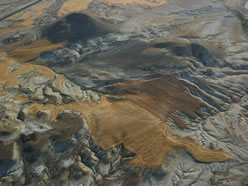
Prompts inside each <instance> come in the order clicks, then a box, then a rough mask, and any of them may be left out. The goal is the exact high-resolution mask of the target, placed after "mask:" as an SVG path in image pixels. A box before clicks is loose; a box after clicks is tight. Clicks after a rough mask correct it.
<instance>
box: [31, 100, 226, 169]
mask: <svg viewBox="0 0 248 186" xmlns="http://www.w3.org/2000/svg"><path fill="white" fill-rule="evenodd" d="M66 109H70V110H73V111H77V112H79V113H81V114H82V115H83V116H85V117H86V119H87V121H88V124H89V132H90V135H91V137H92V138H93V140H94V141H95V143H96V144H97V145H99V146H101V147H102V148H103V149H104V150H107V149H109V148H111V147H114V146H116V145H118V144H121V143H123V144H124V146H125V147H126V148H127V149H128V150H129V151H131V152H133V153H135V154H136V156H135V157H134V158H133V159H132V160H131V161H130V164H131V165H133V166H136V167H149V168H151V167H158V166H160V165H161V164H162V163H163V162H164V160H165V158H166V154H167V152H169V151H170V150H171V149H173V148H175V147H183V148H185V149H186V150H187V151H188V152H190V153H191V154H192V155H193V157H194V158H195V159H197V160H199V161H202V162H214V161H224V160H228V159H230V158H231V156H230V154H228V153H226V152H223V151H218V150H209V149H204V148H202V147H200V145H198V144H197V143H195V142H193V141H192V140H188V139H177V138H175V137H172V136H171V135H170V134H169V132H168V128H167V125H166V123H165V122H163V121H161V120H160V119H159V118H158V117H156V116H155V115H153V114H151V113H150V112H149V111H147V110H146V109H144V108H142V107H140V106H138V105H136V104H134V103H132V102H130V101H117V102H111V101H109V100H107V99H106V98H104V97H103V96H102V97H101V103H100V104H97V103H93V102H84V103H80V102H77V103H76V102H75V103H71V104H66V105H60V106H55V105H40V104H33V105H32V106H30V107H29V111H30V113H32V114H36V113H37V112H38V111H40V110H50V111H52V112H53V114H52V118H51V120H56V117H57V115H58V114H59V113H60V112H61V111H63V110H66Z"/></svg>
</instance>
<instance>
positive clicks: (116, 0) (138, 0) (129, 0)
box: [100, 0, 168, 7]
mask: <svg viewBox="0 0 248 186" xmlns="http://www.w3.org/2000/svg"><path fill="white" fill-rule="evenodd" d="M100 1H102V2H104V3H106V4H109V5H112V4H122V5H127V4H140V5H146V6H151V7H156V6H160V5H163V4H166V3H167V1H168V0H158V1H149V0H100Z"/></svg>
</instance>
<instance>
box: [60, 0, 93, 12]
mask: <svg viewBox="0 0 248 186" xmlns="http://www.w3.org/2000/svg"><path fill="white" fill-rule="evenodd" d="M90 2H91V0H67V1H65V2H64V4H63V6H62V7H61V8H60V10H59V12H58V16H64V15H67V14H70V13H72V12H79V11H81V10H84V9H86V8H87V7H88V4H89V3H90Z"/></svg>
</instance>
